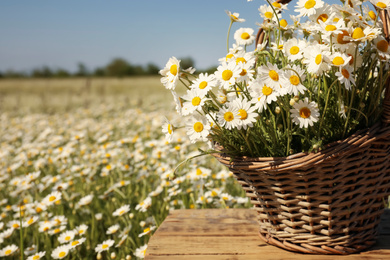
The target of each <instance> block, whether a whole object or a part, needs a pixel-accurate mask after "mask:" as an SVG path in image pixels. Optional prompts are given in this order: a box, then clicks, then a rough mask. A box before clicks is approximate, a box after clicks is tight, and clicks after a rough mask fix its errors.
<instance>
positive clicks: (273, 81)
mask: <svg viewBox="0 0 390 260" xmlns="http://www.w3.org/2000/svg"><path fill="white" fill-rule="evenodd" d="M257 72H258V76H257V78H258V79H259V81H260V82H262V83H264V84H266V85H268V86H272V87H276V88H279V87H280V84H281V82H282V78H283V77H284V74H283V71H282V70H280V69H279V68H278V66H277V65H276V64H271V63H270V62H268V63H267V65H263V66H261V67H259V68H257Z"/></svg>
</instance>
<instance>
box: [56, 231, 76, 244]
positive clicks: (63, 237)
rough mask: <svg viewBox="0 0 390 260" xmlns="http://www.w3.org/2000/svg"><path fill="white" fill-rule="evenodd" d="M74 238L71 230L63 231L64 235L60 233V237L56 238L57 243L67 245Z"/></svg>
mask: <svg viewBox="0 0 390 260" xmlns="http://www.w3.org/2000/svg"><path fill="white" fill-rule="evenodd" d="M74 236H75V232H74V231H73V230H68V231H65V232H64V233H61V235H60V236H59V237H58V242H60V243H61V244H64V243H68V242H70V241H72V240H73V238H74Z"/></svg>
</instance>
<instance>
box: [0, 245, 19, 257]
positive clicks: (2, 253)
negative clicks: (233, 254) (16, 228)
mask: <svg viewBox="0 0 390 260" xmlns="http://www.w3.org/2000/svg"><path fill="white" fill-rule="evenodd" d="M18 249H19V247H17V246H16V245H9V246H6V247H4V248H3V249H1V250H0V256H10V255H12V254H13V253H15V252H16V250H18Z"/></svg>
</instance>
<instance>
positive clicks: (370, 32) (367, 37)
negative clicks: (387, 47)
mask: <svg viewBox="0 0 390 260" xmlns="http://www.w3.org/2000/svg"><path fill="white" fill-rule="evenodd" d="M380 34H381V29H379V28H374V27H371V26H366V27H365V28H364V29H363V28H362V27H356V28H354V29H353V32H352V34H351V37H350V38H349V39H350V40H351V41H355V42H366V41H371V40H373V39H375V38H376V37H378V36H379V35H380Z"/></svg>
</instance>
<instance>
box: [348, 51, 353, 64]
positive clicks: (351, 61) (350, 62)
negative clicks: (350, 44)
mask: <svg viewBox="0 0 390 260" xmlns="http://www.w3.org/2000/svg"><path fill="white" fill-rule="evenodd" d="M347 55H348V57H351V59H350V60H349V63H348V64H349V65H351V66H352V65H353V63H354V58H353V56H352V54H349V53H347Z"/></svg>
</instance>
